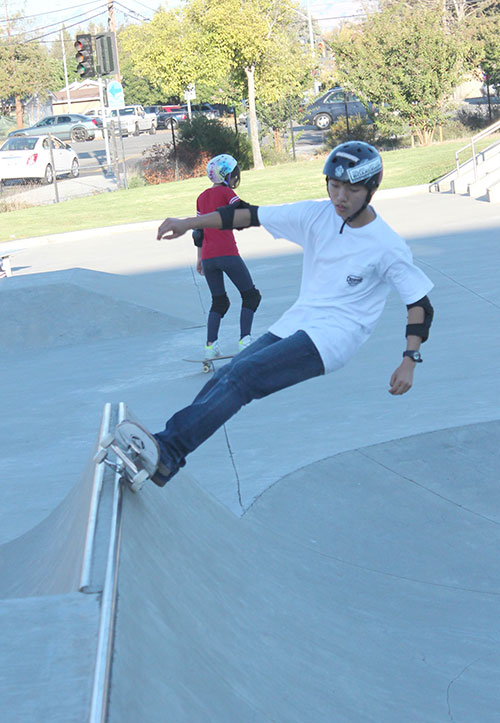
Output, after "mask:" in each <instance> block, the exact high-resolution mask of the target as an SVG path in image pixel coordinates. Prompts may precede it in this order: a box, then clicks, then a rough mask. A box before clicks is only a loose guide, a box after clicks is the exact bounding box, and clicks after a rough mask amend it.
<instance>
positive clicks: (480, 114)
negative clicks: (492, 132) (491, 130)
mask: <svg viewBox="0 0 500 723" xmlns="http://www.w3.org/2000/svg"><path fill="white" fill-rule="evenodd" d="M456 117H457V120H458V122H459V123H461V124H462V126H463V127H464V128H465V130H466V133H465V135H468V134H470V132H471V131H472V132H473V133H477V131H480V130H482V129H483V128H486V127H487V126H489V125H491V123H494V122H495V121H497V120H498V119H499V118H500V107H499V106H498V105H497V104H494V105H492V106H491V120H490V117H489V113H488V106H487V105H486V104H484V105H477V106H474V108H473V109H470V108H460V109H459V110H458V111H457V116H456Z"/></svg>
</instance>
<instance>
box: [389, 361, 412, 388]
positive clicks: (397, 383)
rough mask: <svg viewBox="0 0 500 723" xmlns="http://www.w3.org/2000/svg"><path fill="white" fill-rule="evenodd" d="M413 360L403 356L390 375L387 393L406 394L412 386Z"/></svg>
mask: <svg viewBox="0 0 500 723" xmlns="http://www.w3.org/2000/svg"><path fill="white" fill-rule="evenodd" d="M414 371H415V362H414V361H413V360H412V359H410V358H409V357H405V358H404V359H403V361H402V363H401V364H400V365H399V366H398V368H397V369H396V371H395V372H394V374H393V375H392V377H391V381H390V389H389V394H393V395H394V396H396V395H398V394H406V392H407V391H409V390H410V389H411V388H412V386H413V372H414Z"/></svg>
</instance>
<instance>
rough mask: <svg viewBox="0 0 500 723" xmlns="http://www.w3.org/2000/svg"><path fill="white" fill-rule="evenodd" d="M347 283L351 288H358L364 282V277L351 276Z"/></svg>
mask: <svg viewBox="0 0 500 723" xmlns="http://www.w3.org/2000/svg"><path fill="white" fill-rule="evenodd" d="M346 281H347V283H348V284H349V286H357V285H358V284H360V283H361V282H362V281H363V277H362V276H354V275H352V274H349V276H348V277H347V279H346Z"/></svg>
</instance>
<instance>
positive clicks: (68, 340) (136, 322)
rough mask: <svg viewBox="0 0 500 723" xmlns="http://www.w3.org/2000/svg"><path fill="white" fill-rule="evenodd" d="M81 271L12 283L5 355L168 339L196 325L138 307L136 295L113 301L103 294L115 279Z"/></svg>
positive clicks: (0, 292)
mask: <svg viewBox="0 0 500 723" xmlns="http://www.w3.org/2000/svg"><path fill="white" fill-rule="evenodd" d="M78 271H79V270H78V269H76V270H75V269H74V270H72V271H69V272H65V271H62V272H54V273H52V274H51V275H50V276H49V277H47V275H38V274H33V275H31V276H21V277H12V278H11V279H9V285H8V286H7V285H3V286H0V304H1V308H2V314H1V315H0V339H2V351H3V352H4V353H16V354H18V353H20V352H21V353H32V352H33V351H34V350H38V349H40V350H42V349H55V348H59V347H63V346H74V345H77V344H89V343H95V342H97V341H101V340H107V339H120V338H130V337H136V336H140V335H144V334H162V335H164V334H166V333H168V332H171V331H173V330H177V329H182V328H185V327H189V326H193V325H194V324H195V323H196V322H195V321H193V320H192V319H185V318H183V317H181V316H178V315H177V316H171V315H169V314H167V313H164V312H161V311H157V310H155V309H152V308H147V307H145V306H143V305H142V304H140V303H135V301H134V295H133V292H130V294H129V298H128V300H125V299H123V298H122V299H116V298H113V297H112V296H110V295H109V294H106V293H102V291H101V290H100V289H103V290H105V289H106V288H107V287H108V288H109V287H110V286H111V281H110V279H109V278H108V277H109V276H110V275H107V274H99V273H98V272H84V271H81V273H77V272H78ZM100 277H105V278H104V279H101V278H100ZM92 282H93V285H94V287H95V288H94V289H93V288H91V286H90V284H91V283H92ZM81 284H84V285H81ZM165 294H167V295H168V290H165Z"/></svg>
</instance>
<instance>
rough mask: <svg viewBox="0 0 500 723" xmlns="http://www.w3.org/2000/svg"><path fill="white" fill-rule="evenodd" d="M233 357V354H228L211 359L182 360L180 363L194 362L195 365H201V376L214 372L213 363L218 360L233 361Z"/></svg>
mask: <svg viewBox="0 0 500 723" xmlns="http://www.w3.org/2000/svg"><path fill="white" fill-rule="evenodd" d="M233 357H234V354H229V355H227V356H214V357H213V358H212V359H183V360H182V361H187V362H194V363H195V364H203V366H202V367H201V370H202V372H203V374H208V372H214V371H215V364H214V361H219V360H220V359H233Z"/></svg>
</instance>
